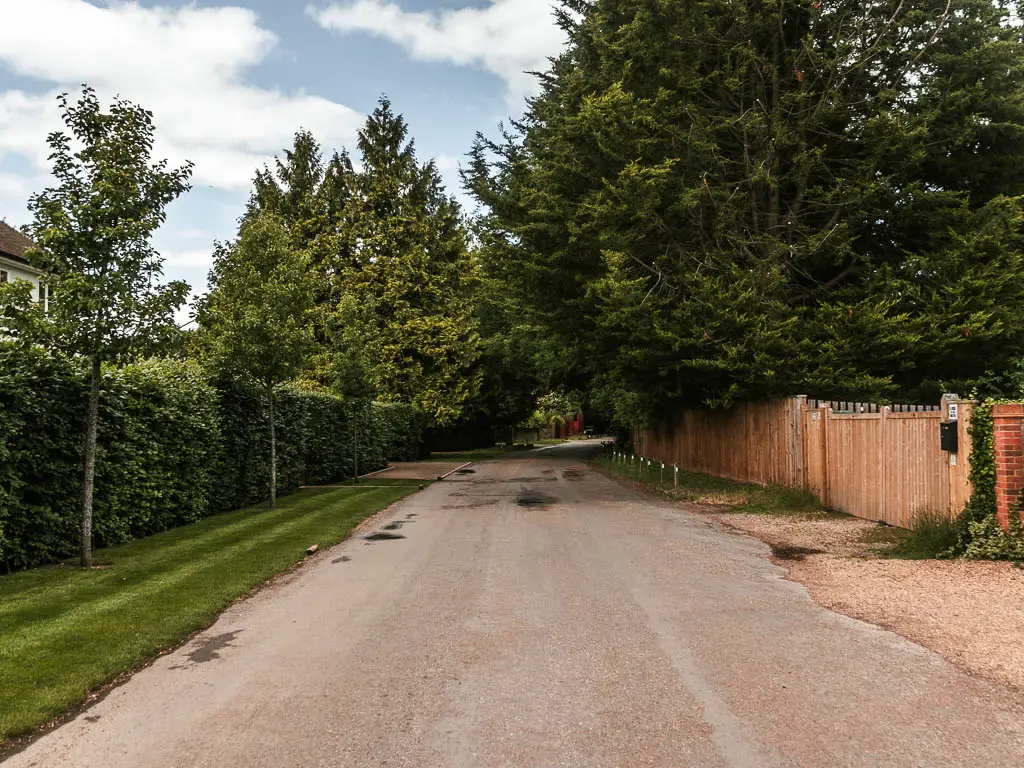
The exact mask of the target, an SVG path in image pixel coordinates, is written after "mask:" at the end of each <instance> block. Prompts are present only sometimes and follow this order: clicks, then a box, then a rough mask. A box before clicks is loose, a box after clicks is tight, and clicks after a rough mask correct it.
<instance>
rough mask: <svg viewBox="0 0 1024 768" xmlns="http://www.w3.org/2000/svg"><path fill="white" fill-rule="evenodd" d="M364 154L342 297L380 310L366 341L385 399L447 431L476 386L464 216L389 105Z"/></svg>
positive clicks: (362, 145)
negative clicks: (414, 407) (411, 407)
mask: <svg viewBox="0 0 1024 768" xmlns="http://www.w3.org/2000/svg"><path fill="white" fill-rule="evenodd" d="M359 152H360V155H361V158H362V167H361V169H360V172H359V173H358V174H357V175H356V178H355V183H356V187H355V189H356V193H355V195H353V198H352V207H351V211H352V213H351V216H350V217H349V222H348V225H349V228H348V229H347V230H346V234H347V240H348V248H345V249H343V252H344V253H346V255H347V260H346V261H342V262H341V263H340V264H339V269H338V277H339V285H340V287H339V291H340V293H341V294H342V295H347V296H351V297H353V298H355V299H356V300H357V301H359V302H360V303H363V304H365V305H370V306H373V307H374V326H373V328H372V329H371V332H370V335H369V337H368V338H367V339H366V343H367V345H368V347H369V348H370V349H371V350H372V357H373V360H374V375H375V379H376V382H377V385H378V388H379V390H380V393H381V396H382V397H383V398H384V399H386V400H396V401H400V402H408V403H413V404H415V405H417V406H419V407H420V408H422V409H423V410H424V411H425V412H426V413H427V414H428V416H429V417H430V418H431V420H432V421H433V423H434V424H436V425H447V424H450V423H452V422H454V421H455V420H457V419H458V418H459V417H460V416H461V415H462V414H463V412H464V409H465V406H466V404H467V402H468V401H469V399H470V397H471V396H472V395H473V394H474V393H475V391H476V389H477V387H478V386H479V379H478V377H479V374H478V372H477V371H476V369H475V365H474V364H475V362H476V358H477V355H478V340H479V336H478V333H477V329H476V323H475V319H474V314H473V302H472V295H471V286H472V281H473V264H472V261H471V260H470V257H469V248H468V233H467V231H466V228H465V225H464V224H463V221H462V216H461V211H460V208H459V205H458V203H456V202H455V200H454V199H453V198H451V197H449V196H448V195H447V194H446V193H445V191H444V188H443V186H442V183H441V179H440V175H439V174H438V172H437V168H436V166H435V165H434V163H433V162H429V163H427V164H425V165H420V164H419V163H418V161H417V158H416V152H415V148H414V146H413V142H412V141H411V140H410V139H409V137H408V126H407V125H406V123H405V120H404V119H403V118H402V116H401V115H399V114H397V113H395V112H394V111H393V110H392V108H391V104H390V103H389V102H388V101H387V100H386V99H382V100H381V102H380V104H379V105H378V107H377V109H376V110H374V112H373V114H372V115H370V117H369V118H368V119H367V121H366V126H365V127H364V129H363V130H362V131H361V132H360V134H359Z"/></svg>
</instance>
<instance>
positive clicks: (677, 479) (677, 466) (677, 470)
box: [675, 464, 679, 490]
mask: <svg viewBox="0 0 1024 768" xmlns="http://www.w3.org/2000/svg"><path fill="white" fill-rule="evenodd" d="M675 475H676V484H675V487H676V490H678V489H679V465H678V464H676V472H675Z"/></svg>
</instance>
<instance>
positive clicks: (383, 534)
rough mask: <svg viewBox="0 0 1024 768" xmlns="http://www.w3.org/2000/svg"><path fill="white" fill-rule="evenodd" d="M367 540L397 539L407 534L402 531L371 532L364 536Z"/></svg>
mask: <svg viewBox="0 0 1024 768" xmlns="http://www.w3.org/2000/svg"><path fill="white" fill-rule="evenodd" d="M363 538H364V539H365V540H366V541H395V540H396V539H404V538H405V536H404V535H402V534H401V533H389V532H388V531H377V532H376V533H369V534H367V535H366V536H363Z"/></svg>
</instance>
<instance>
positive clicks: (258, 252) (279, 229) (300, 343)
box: [198, 214, 316, 509]
mask: <svg viewBox="0 0 1024 768" xmlns="http://www.w3.org/2000/svg"><path fill="white" fill-rule="evenodd" d="M315 290H316V281H315V278H314V277H313V276H312V275H311V270H310V264H309V259H308V257H307V256H306V254H305V253H303V252H302V251H299V250H297V249H296V248H295V247H294V246H293V245H292V243H291V242H290V239H289V235H288V231H287V230H286V229H285V226H284V224H283V223H282V222H281V221H280V220H279V219H278V218H276V217H275V216H272V215H270V214H262V215H257V216H251V217H248V218H247V219H246V220H245V221H243V223H242V226H241V229H240V231H239V235H238V240H237V241H236V242H233V243H227V244H221V245H219V246H218V248H217V251H216V253H215V254H214V266H213V271H212V272H211V273H210V293H209V294H208V296H207V297H206V299H205V300H204V301H203V302H202V304H201V306H200V310H199V313H198V319H199V324H200V327H201V329H202V335H203V336H204V337H205V343H206V344H207V345H208V349H209V351H210V354H211V358H212V360H213V361H214V364H215V365H216V366H217V367H218V369H219V370H222V371H225V372H228V373H233V374H235V375H237V376H239V377H241V378H243V379H247V380H249V381H252V382H255V383H256V384H257V385H259V386H260V387H261V388H262V389H263V391H264V392H265V393H266V397H267V403H268V405H269V408H268V413H269V424H268V426H269V431H270V444H269V450H270V507H271V509H273V508H274V507H275V506H276V503H277V431H276V430H277V424H276V413H275V407H274V406H275V396H274V389H275V387H276V386H277V385H278V384H281V383H282V382H284V381H287V380H289V379H291V378H292V377H294V376H295V375H296V374H297V373H298V372H299V371H300V370H301V369H302V367H303V366H304V365H306V364H307V363H308V357H309V354H310V352H311V350H312V348H313V331H312V327H311V324H310V313H311V312H312V310H313V307H314V304H315V299H314V292H315Z"/></svg>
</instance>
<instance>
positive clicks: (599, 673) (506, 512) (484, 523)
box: [5, 446, 1024, 768]
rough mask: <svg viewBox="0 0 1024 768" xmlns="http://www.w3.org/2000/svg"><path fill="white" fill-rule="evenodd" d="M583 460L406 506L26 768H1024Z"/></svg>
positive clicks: (697, 530)
mask: <svg viewBox="0 0 1024 768" xmlns="http://www.w3.org/2000/svg"><path fill="white" fill-rule="evenodd" d="M584 450H586V448H585V446H571V447H566V448H558V449H552V450H547V451H543V452H540V453H538V454H536V455H535V457H533V458H526V459H519V460H513V461H505V462H489V463H483V464H478V465H475V466H474V467H473V469H475V470H476V471H475V473H473V474H466V475H456V476H453V477H452V478H451V479H450V480H448V481H446V482H444V483H439V484H437V485H434V486H432V487H431V488H429V489H428V490H427V491H425V492H423V493H421V494H418V495H416V496H414V497H411V498H409V499H407V500H406V501H404V502H402V503H401V504H399V505H398V506H396V507H394V508H392V509H391V510H390V511H389V512H388V513H387V514H386V516H387V520H390V519H394V520H396V521H402V522H404V523H405V524H404V525H403V526H402V528H401V529H400V530H399V533H401V534H404V535H405V536H406V538H404V539H396V540H390V541H381V542H377V543H369V542H366V541H365V540H362V539H356V540H352V541H350V542H348V543H346V544H343V545H342V546H340V547H338V548H336V549H334V550H332V551H330V552H325V553H322V554H320V555H318V556H317V561H316V562H315V563H312V564H310V565H309V566H308V567H306V568H304V569H302V570H301V571H299V572H298V574H297V575H295V576H292V577H290V578H289V579H288V580H286V581H284V582H281V583H279V584H278V585H276V586H274V587H272V588H270V589H267V590H264V591H263V592H261V593H260V594H258V595H257V596H256V597H254V598H253V599H250V600H248V601H245V602H244V603H241V604H239V605H237V606H236V607H235V608H233V609H232V610H230V611H229V612H228V613H227V614H225V615H224V616H223V617H222V618H221V620H220V621H219V622H217V624H216V625H215V626H214V627H212V628H211V629H210V630H209V631H208V632H205V633H204V634H202V635H201V636H199V637H198V638H197V639H196V640H194V641H193V642H191V643H189V644H188V645H186V646H185V647H183V648H182V649H180V650H179V651H177V652H176V653H173V654H171V655H168V656H166V657H163V658H161V659H160V660H158V661H157V662H156V663H155V664H153V665H152V666H150V667H149V668H147V669H145V670H143V671H142V672H140V673H139V674H137V675H135V676H134V677H133V678H132V679H131V680H130V681H129V682H128V683H127V684H125V685H123V686H121V687H120V688H117V689H116V690H114V691H112V692H111V693H110V695H109V696H107V697H106V698H105V699H104V700H102V701H101V702H99V703H98V704H96V705H95V706H93V707H92V708H90V709H89V710H87V711H85V712H83V713H81V714H80V715H79V716H78V717H77V718H76V719H75V720H74V721H72V722H69V723H67V724H66V725H64V726H63V727H61V728H59V729H58V730H56V731H54V732H53V733H51V734H49V735H47V736H45V737H44V738H42V739H40V740H39V741H37V742H35V743H34V744H32V745H31V746H30V747H29V748H27V749H26V750H25V751H24V752H22V753H21V754H18V755H16V756H14V757H12V758H11V759H10V760H9V762H8V763H7V764H5V768H24V767H26V766H40V767H42V766H46V768H51V767H52V766H74V768H89V767H93V766H94V767H95V768H120V767H121V766H124V767H125V768H128V767H129V766H130V767H131V768H140V766H159V767H160V768H163V767H165V766H181V767H185V766H188V767H189V768H193V767H194V766H217V767H218V768H233V767H235V766H238V767H239V768H242V767H243V766H244V767H245V768H262V767H264V766H266V767H267V768H271V767H272V768H283V767H285V766H303V767H305V766H353V767H354V766H360V767H362V766H392V767H394V766H410V767H413V766H415V768H429V767H431V766H445V767H447V766H460V767H461V766H466V767H473V768H477V767H479V768H491V767H494V766H517V767H519V766H530V767H534V766H536V767H538V768H539V767H541V766H544V767H547V766H567V767H569V768H586V767H588V766H603V767H606V768H621V767H625V766H665V767H666V768H681V767H683V766H809V767H814V768H819V767H821V766H877V765H891V766H928V767H929V768H930V767H932V766H1021V765H1024V712H1022V710H1021V706H1020V701H1019V697H1016V696H1014V695H1013V694H1012V693H1011V692H1010V691H1009V690H1008V689H1006V688H1003V687H1000V686H998V685H996V684H993V683H987V682H984V681H980V680H976V679H973V678H971V677H969V676H968V675H966V674H964V673H962V672H960V671H958V670H957V669H956V668H955V667H953V666H951V665H950V664H948V663H946V662H945V661H943V660H942V659H940V658H939V657H937V656H935V655H934V654H932V653H930V652H928V651H926V650H925V649H923V648H921V647H919V646H916V645H914V644H912V643H910V642H908V641H905V640H903V639H901V638H899V637H897V636H895V635H893V634H890V633H888V632H885V631H883V630H881V629H878V628H875V627H872V626H869V625H866V624H862V623H860V622H857V621H854V620H851V619H848V618H845V617H843V616H839V615H837V614H834V613H831V612H829V611H827V610H825V609H823V608H821V607H819V606H817V605H816V604H814V603H813V602H812V601H811V600H810V599H809V598H808V597H807V595H806V593H805V591H804V590H803V588H801V587H799V586H797V585H795V584H793V583H791V582H788V581H786V580H785V572H784V571H783V570H782V569H780V568H778V567H776V566H775V565H773V564H772V563H771V562H770V561H769V560H768V558H767V555H768V549H767V547H765V546H764V545H763V544H761V543H760V542H757V541H754V540H751V539H748V538H744V537H740V536H735V535H731V534H727V533H724V532H721V531H719V530H716V529H715V528H714V527H712V526H711V525H710V524H709V523H708V522H706V521H705V520H703V519H700V518H698V517H696V516H693V515H689V514H686V513H684V512H681V511H679V510H678V509H674V508H672V507H671V506H668V505H664V506H660V505H658V504H652V503H651V502H649V501H645V500H643V499H641V498H639V497H637V496H635V495H634V494H632V493H631V492H629V491H627V490H625V489H623V488H621V487H619V486H618V485H616V484H614V483H612V482H610V481H608V480H606V479H604V478H602V477H601V476H599V475H597V474H595V473H593V472H592V471H590V470H588V469H587V468H586V465H584V464H583V463H581V462H580V461H579V460H578V459H579V455H580V453H579V452H580V451H584ZM387 520H384V521H382V523H381V524H383V522H387ZM1006 652H1007V653H1021V652H1022V649H1021V647H1016V648H1007V649H1006Z"/></svg>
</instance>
